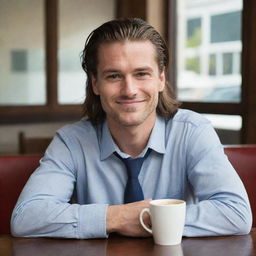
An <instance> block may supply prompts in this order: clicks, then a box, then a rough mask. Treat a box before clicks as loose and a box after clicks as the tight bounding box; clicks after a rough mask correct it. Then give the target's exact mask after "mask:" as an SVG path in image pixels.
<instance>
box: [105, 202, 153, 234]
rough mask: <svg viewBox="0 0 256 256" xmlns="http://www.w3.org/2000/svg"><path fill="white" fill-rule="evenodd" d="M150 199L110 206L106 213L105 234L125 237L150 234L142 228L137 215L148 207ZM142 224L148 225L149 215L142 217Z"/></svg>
mask: <svg viewBox="0 0 256 256" xmlns="http://www.w3.org/2000/svg"><path fill="white" fill-rule="evenodd" d="M150 201H151V199H147V200H143V201H139V202H135V203H130V204H122V205H111V206H109V207H108V211H107V232H108V233H112V232H117V233H119V234H122V235H125V236H132V237H146V236H151V234H150V233H148V232H147V231H145V230H144V228H142V226H141V224H140V221H139V215H140V212H141V211H142V209H144V208H148V207H149V202H150ZM144 218H145V219H144V222H145V223H148V224H149V223H150V218H149V215H145V216H144Z"/></svg>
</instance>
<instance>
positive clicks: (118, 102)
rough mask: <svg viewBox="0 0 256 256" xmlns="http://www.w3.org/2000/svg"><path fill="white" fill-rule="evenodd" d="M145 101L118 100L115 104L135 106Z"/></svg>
mask: <svg viewBox="0 0 256 256" xmlns="http://www.w3.org/2000/svg"><path fill="white" fill-rule="evenodd" d="M144 101H145V100H118V101H117V104H120V105H123V106H134V105H137V104H141V103H143V102H144Z"/></svg>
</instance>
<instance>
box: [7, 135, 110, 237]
mask: <svg viewBox="0 0 256 256" xmlns="http://www.w3.org/2000/svg"><path fill="white" fill-rule="evenodd" d="M66 144H71V143H67V138H66V139H65V141H64V140H63V138H62V137H61V136H60V135H59V134H58V135H57V136H55V138H54V140H53V142H52V143H51V145H50V146H49V148H48V149H47V151H46V154H45V156H44V158H43V159H42V160H41V161H40V167H39V168H38V169H37V170H36V171H35V172H34V173H33V174H32V176H31V177H30V179H29V180H28V182H27V184H26V185H25V187H24V189H23V191H22V193H21V195H20V197H19V200H18V202H17V204H16V206H15V208H14V211H13V214H12V219H11V229H12V234H13V235H14V236H23V237H65V238H93V237H106V236H107V234H106V211H107V205H105V204H91V205H78V204H71V203H70V200H71V197H72V194H73V190H74V185H75V182H76V168H77V167H76V162H75V160H74V159H73V158H72V153H71V152H72V151H74V150H75V149H72V148H71V149H70V148H68V147H67V146H66ZM74 154H75V153H74Z"/></svg>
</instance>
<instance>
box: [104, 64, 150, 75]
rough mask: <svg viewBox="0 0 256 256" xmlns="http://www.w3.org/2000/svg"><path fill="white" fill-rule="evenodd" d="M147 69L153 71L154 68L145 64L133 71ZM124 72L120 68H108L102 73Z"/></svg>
mask: <svg viewBox="0 0 256 256" xmlns="http://www.w3.org/2000/svg"><path fill="white" fill-rule="evenodd" d="M145 70H148V71H151V72H152V71H153V69H152V68H151V67H149V66H144V67H139V68H135V69H134V71H133V72H138V71H145ZM120 72H122V71H121V70H120V69H112V68H111V69H106V70H103V71H102V74H103V75H106V74H109V73H120Z"/></svg>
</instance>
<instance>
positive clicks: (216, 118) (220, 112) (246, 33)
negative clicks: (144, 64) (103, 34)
mask: <svg viewBox="0 0 256 256" xmlns="http://www.w3.org/2000/svg"><path fill="white" fill-rule="evenodd" d="M120 17H140V18H142V19H144V20H146V21H147V22H149V23H150V24H151V25H153V26H154V27H155V28H156V29H157V30H158V31H160V33H161V34H162V36H163V37H164V38H165V40H166V42H167V44H168V47H169V49H170V53H171V54H170V56H171V60H170V66H169V70H168V76H169V80H170V82H171V84H172V85H173V87H174V89H175V92H176V95H177V98H178V99H179V100H180V101H181V102H183V104H182V108H188V109H191V110H194V111H197V112H200V113H202V114H204V115H205V116H206V117H207V118H208V119H209V120H210V121H211V122H212V124H213V126H214V127H215V129H216V131H217V132H218V134H219V136H220V139H221V141H222V143H223V144H245V143H246V144H252V143H256V132H255V131H256V106H255V105H256V86H255V83H254V81H256V70H255V65H256V49H255V48H254V46H255V45H256V4H255V1H253V0H245V1H243V0H140V1H135V0H73V1H70V0H19V1H17V0H0V154H1V155H7V154H18V153H26V152H25V151H24V145H23V146H22V145H21V144H22V142H23V141H24V140H25V138H28V139H33V138H43V139H45V140H46V139H47V140H50V139H51V138H52V137H53V136H54V133H55V131H56V130H57V129H59V128H60V127H62V126H63V125H65V124H68V123H71V122H74V121H77V120H79V119H80V118H81V116H82V103H83V101H84V99H85V97H86V95H85V82H86V76H85V74H84V72H83V70H82V68H81V64H80V54H81V51H82V50H83V47H84V43H85V40H86V38H87V36H88V35H89V33H90V32H91V31H92V30H93V29H94V28H96V27H98V26H99V25H101V24H102V23H104V22H105V21H107V20H110V19H113V18H120ZM38 143H39V142H38ZM22 148H23V150H22ZM32 153H33V152H32ZM35 153H36V152H35Z"/></svg>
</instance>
